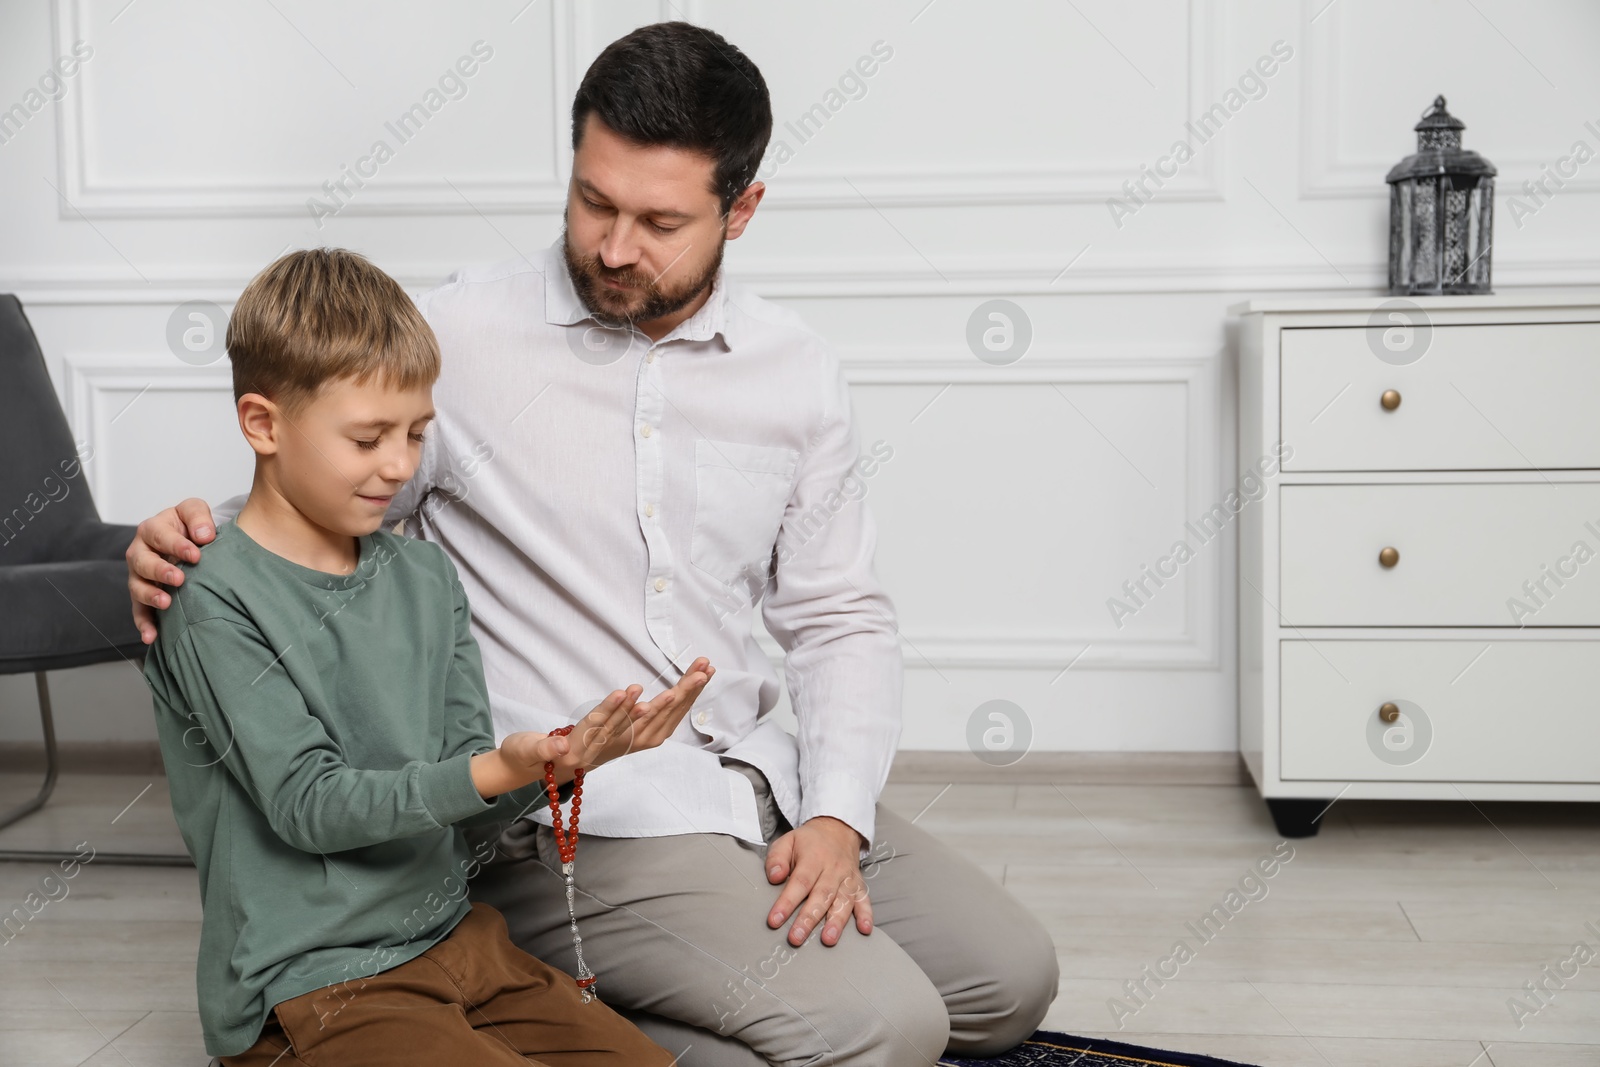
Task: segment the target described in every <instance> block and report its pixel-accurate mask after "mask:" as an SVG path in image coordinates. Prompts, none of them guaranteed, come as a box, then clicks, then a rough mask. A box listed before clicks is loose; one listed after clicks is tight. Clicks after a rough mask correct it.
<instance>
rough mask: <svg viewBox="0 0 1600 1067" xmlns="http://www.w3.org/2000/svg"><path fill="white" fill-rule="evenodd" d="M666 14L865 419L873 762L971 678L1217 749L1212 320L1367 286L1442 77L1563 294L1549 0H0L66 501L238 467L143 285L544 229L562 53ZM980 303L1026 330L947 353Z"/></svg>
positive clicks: (481, 255)
mask: <svg viewBox="0 0 1600 1067" xmlns="http://www.w3.org/2000/svg"><path fill="white" fill-rule="evenodd" d="M662 18H685V19H688V20H690V21H694V22H697V23H701V24H703V25H707V26H710V27H713V28H715V29H717V30H718V31H719V32H721V33H723V34H724V35H726V36H727V37H728V38H729V39H730V40H731V41H733V42H734V43H735V44H737V45H738V46H739V47H740V48H742V49H744V50H745V51H746V52H747V53H748V54H749V55H750V56H751V58H752V59H754V60H755V61H756V63H757V64H759V65H760V67H761V68H762V70H763V72H764V74H765V76H766V78H767V81H768V84H769V86H770V87H771V89H772V93H773V103H774V113H775V119H776V128H775V131H774V143H773V147H772V151H771V152H770V153H769V156H768V161H767V165H766V167H765V168H764V174H763V177H764V178H765V179H766V180H767V181H768V182H769V185H770V193H769V195H768V197H767V199H766V200H765V202H764V203H763V204H762V206H761V208H760V210H759V212H758V214H757V216H756V219H755V221H754V223H753V224H752V226H751V228H750V230H749V232H748V233H747V234H746V235H745V236H744V237H743V238H741V239H740V240H739V241H737V242H735V243H734V244H732V245H731V246H730V248H729V253H728V263H729V265H730V269H732V270H734V271H736V272H738V273H739V274H740V275H742V276H743V277H744V278H745V279H746V280H747V281H749V282H750V283H752V284H754V285H755V286H756V287H757V288H758V289H759V290H760V291H762V292H763V293H766V294H768V295H769V296H771V297H772V298H774V299H778V300H781V301H782V302H784V303H786V304H789V305H791V306H793V307H795V308H797V309H798V310H799V311H800V312H801V313H803V314H804V315H806V316H807V318H808V319H809V320H810V321H811V322H812V323H813V325H815V326H816V327H817V328H818V329H820V330H821V331H823V332H824V333H825V334H826V335H827V336H828V337H830V338H831V339H832V340H833V342H834V343H835V344H836V346H837V347H838V349H839V350H840V352H841V353H842V354H843V355H844V357H845V358H846V361H847V364H848V367H849V373H850V375H851V379H852V381H853V383H854V386H855V399H856V404H857V411H858V415H859V418H860V421H861V426H862V433H863V438H864V440H865V441H867V442H872V441H876V440H882V441H884V442H886V443H888V444H889V445H890V446H891V447H892V448H893V458H892V460H890V461H889V462H887V463H885V464H884V465H883V467H882V469H881V470H880V471H879V473H878V474H877V475H876V476H875V477H874V478H873V479H872V481H871V482H870V484H869V492H868V499H869V501H870V503H871V506H872V507H873V509H874V511H875V514H876V515H877V517H878V520H879V524H880V527H881V530H882V535H881V541H880V548H879V555H878V565H879V567H880V569H881V572H882V574H883V575H884V577H885V580H886V581H887V583H888V585H889V587H890V590H891V592H892V593H893V594H894V595H895V598H896V601H897V603H898V605H899V607H900V610H901V616H902V624H903V634H904V638H905V654H906V663H907V690H906V692H907V698H906V727H905V733H904V741H903V744H904V746H905V747H907V748H916V749H960V748H963V747H965V746H966V744H967V728H968V722H969V718H970V717H971V716H972V714H973V712H974V709H976V708H977V707H978V706H979V705H980V704H982V703H984V702H985V701H989V700H993V699H1005V700H1009V701H1012V702H1014V703H1015V704H1016V705H1018V706H1019V707H1021V708H1022V709H1023V711H1024V712H1025V714H1026V715H1027V717H1028V719H1029V724H1030V727H1031V732H1032V735H1033V744H1034V747H1035V748H1039V749H1044V750H1052V749H1130V750H1150V749H1180V750H1181V749H1192V750H1220V749H1230V748H1232V747H1234V744H1235V726H1234V718H1235V697H1236V692H1235V690H1236V686H1235V672H1234V667H1233V658H1234V654H1235V639H1234V617H1235V605H1234V602H1233V599H1232V597H1233V594H1232V592H1231V590H1232V589H1233V587H1234V579H1233V570H1234V553H1235V538H1234V531H1233V529H1232V528H1231V524H1230V523H1226V522H1224V523H1221V524H1220V525H1221V528H1220V529H1216V528H1215V524H1212V525H1207V523H1206V521H1205V519H1204V517H1205V516H1207V515H1212V514H1215V513H1214V512H1213V508H1214V506H1215V505H1218V504H1221V503H1224V502H1225V501H1226V500H1227V496H1228V493H1229V492H1230V490H1232V489H1234V487H1235V486H1236V485H1237V483H1238V480H1239V479H1238V472H1239V471H1240V470H1241V469H1243V468H1245V467H1247V466H1249V465H1250V464H1251V463H1253V462H1254V460H1255V459H1256V458H1257V457H1254V456H1239V455H1237V454H1236V449H1235V446H1234V432H1233V412H1232V399H1231V398H1232V390H1233V382H1234V369H1233V367H1232V364H1231V360H1230V356H1229V337H1228V333H1227V331H1228V323H1227V321H1226V317H1225V314H1224V309H1225V307H1226V306H1227V305H1228V304H1230V303H1232V302H1235V301H1237V300H1239V299H1241V298H1243V297H1246V296H1249V295H1253V294H1256V293H1261V292H1264V291H1269V290H1270V291H1281V290H1290V289H1294V290H1318V291H1325V292H1333V293H1355V292H1366V291H1373V290H1376V289H1377V288H1379V287H1380V286H1381V285H1382V284H1383V280H1384V270H1385V268H1384V258H1383V257H1384V255H1385V252H1386V233H1387V230H1386V227H1387V211H1388V207H1387V188H1386V186H1385V185H1384V183H1383V175H1384V173H1385V172H1386V171H1387V169H1388V168H1389V167H1390V166H1391V165H1392V164H1393V163H1394V162H1396V161H1398V160H1399V159H1400V158H1401V157H1402V156H1404V155H1406V154H1407V153H1409V152H1410V151H1412V150H1413V145H1414V137H1415V135H1414V134H1413V133H1412V131H1411V126H1412V124H1413V123H1414V122H1415V121H1416V120H1417V118H1418V117H1419V116H1420V114H1421V113H1422V111H1423V110H1424V109H1425V108H1426V107H1427V105H1428V104H1429V103H1430V102H1431V100H1432V99H1433V97H1434V96H1435V95H1436V94H1438V93H1444V94H1445V95H1446V96H1447V97H1448V98H1449V102H1450V108H1451V110H1452V111H1453V112H1454V113H1455V114H1456V115H1458V116H1459V117H1461V118H1462V119H1463V120H1464V121H1466V123H1467V124H1468V129H1467V131H1466V134H1465V143H1466V146H1467V147H1469V148H1473V149H1476V150H1478V151H1480V152H1482V153H1484V154H1485V155H1486V156H1488V157H1489V158H1490V159H1491V160H1492V161H1494V162H1495V163H1496V164H1497V165H1498V166H1499V167H1500V178H1499V185H1498V189H1499V196H1498V198H1497V199H1498V201H1499V203H1498V204H1497V206H1496V216H1497V218H1496V224H1497V233H1496V235H1495V238H1496V239H1495V246H1494V253H1493V254H1494V259H1495V280H1496V287H1497V288H1498V289H1507V288H1513V287H1519V286H1541V287H1545V286H1564V285H1594V284H1596V283H1600V252H1597V251H1596V245H1595V240H1594V238H1595V235H1596V234H1597V233H1600V202H1597V200H1596V197H1595V196H1594V192H1595V190H1596V189H1597V188H1600V162H1591V161H1590V159H1589V157H1590V156H1591V155H1593V154H1594V153H1595V152H1596V151H1600V70H1597V68H1596V66H1595V64H1594V63H1593V61H1592V52H1593V47H1594V45H1595V43H1596V42H1597V41H1600V7H1597V6H1596V5H1594V4H1592V3H1588V2H1586V0H1542V2H1538V0H1519V2H1515V3H1514V2H1512V0H1475V2H1474V3H1472V4H1461V3H1459V0H1403V2H1400V3H1396V2H1393V0H1387V2H1386V0H1307V2H1304V3H1290V2H1282V0H1233V2H1229V0H1151V2H1149V3H1142V4H1123V3H1118V2H1116V0H1075V2H1074V3H1072V4H1058V3H1045V2H1043V0H1031V2H1024V0H993V2H988V3H983V4H978V3H974V2H972V0H932V2H931V3H930V2H928V0H894V2H884V3H874V4H871V5H865V4H858V3H846V2H842V0H828V2H821V0H810V2H806V3H787V2H786V3H762V4H753V3H748V2H747V3H733V2H729V0H722V2H715V0H676V2H674V0H664V2H654V0H628V2H623V0H608V2H606V3H604V4H601V3H585V2H582V0H532V2H531V3H530V2H528V0H485V2H482V3H475V4H471V5H467V4H442V3H436V2H432V3H430V2H426V0H406V2H393V0H391V2H382V3H380V2H378V0H363V2H341V3H337V4H325V3H318V2H315V0H275V2H274V3H272V4H241V5H234V4H207V3H203V2H201V0H133V2H132V3H129V2H128V0H56V2H54V3H50V2H46V0H7V2H6V3H5V4H4V5H0V108H9V109H11V110H10V111H9V112H8V113H7V114H8V115H9V118H8V117H6V116H5V115H0V194H3V201H0V202H3V204H4V207H3V208H0V291H13V292H16V293H18V294H19V295H20V296H21V297H22V299H23V301H24V303H25V305H26V307H27V309H28V313H29V315H30V316H31V318H32V320H33V323H34V326H35V328H36V330H37V332H38V334H39V336H40V338H41V341H42V343H43V345H44V348H45V352H46V355H47V357H48V359H49V361H50V367H51V371H52V374H53V375H54V377H55V381H56V383H57V387H58V389H59V390H60V394H61V397H62V401H63V404H64V406H65V407H66V409H67V412H68V416H69V418H70V420H71V421H72V424H73V427H74V430H75V432H76V434H77V435H78V437H79V438H80V439H82V440H85V441H88V442H90V443H91V444H92V446H93V449H94V458H93V460H92V461H91V462H90V464H89V465H88V469H89V472H90V478H91V483H90V484H91V485H92V487H93V491H94V494H95V498H96V500H97V502H98V503H99V505H100V508H101V511H102V513H103V514H104V515H105V516H106V517H107V518H109V519H112V520H116V521H125V522H132V521H136V520H138V519H139V518H142V517H143V516H145V515H147V514H150V513H152V512H153V511H155V510H157V509H159V508H160V507H162V506H164V505H166V504H169V503H172V502H175V501H176V500H178V499H180V498H182V497H185V496H189V495H199V496H202V497H206V498H208V499H211V500H219V499H221V498H223V497H226V496H229V495H232V494H233V493H235V492H240V491H243V489H244V488H246V486H247V480H248V473H249V453H248V451H247V450H246V448H245V447H244V445H243V443H242V442H241V441H240V440H239V437H238V433H237V430H236V429H235V427H234V424H233V419H232V411H231V407H230V404H229V383H228V375H227V370H226V362H225V360H222V361H218V362H213V363H204V362H203V361H197V360H196V359H195V358H194V357H191V358H189V359H188V360H184V359H179V358H178V357H177V356H176V355H175V354H174V350H173V348H172V347H171V346H170V345H169V341H168V336H169V327H170V326H171V323H172V321H173V319H174V316H175V314H177V313H178V309H179V306H180V305H182V304H184V303H185V302H186V301H194V300H203V301H211V302H214V303H216V304H218V305H220V306H221V307H222V308H223V309H224V310H226V309H227V308H228V306H229V302H230V301H231V300H232V299H233V298H234V297H235V296H236V295H237V293H238V291H239V290H240V288H241V287H242V286H243V284H244V283H245V281H246V280H248V278H249V277H250V276H251V275H252V274H253V273H254V272H255V271H256V270H258V269H259V268H260V267H261V266H263V265H265V264H266V263H267V262H268V261H270V260H271V259H272V258H274V257H275V256H276V255H278V254H279V253H280V252H282V251H284V250H285V249H287V248H290V247H296V246H313V245H318V244H331V245H342V246H346V247H352V248H356V249H360V250H362V251H364V252H366V253H367V254H369V255H371V256H372V257H373V258H374V259H375V260H376V261H377V262H378V263H379V264H380V265H382V266H383V267H385V268H386V269H387V270H389V271H390V272H391V273H394V274H395V275H396V276H397V277H399V278H400V279H401V280H402V281H403V282H405V283H406V284H407V285H408V286H409V287H411V288H413V289H414V290H417V291H420V290H421V289H424V288H426V287H428V286H429V285H431V284H433V283H434V282H436V281H437V280H439V279H440V278H442V277H443V276H444V275H445V274H446V273H448V272H449V271H450V270H451V269H452V268H453V267H454V266H456V265H457V264H460V263H464V262H471V261H481V260H498V259H504V258H508V257H511V256H514V255H517V254H519V253H527V252H531V251H532V250H535V249H538V248H541V247H543V246H544V245H546V244H547V243H548V242H549V241H550V240H551V239H553V237H554V236H555V234H556V233H557V232H558V230H559V226H560V208H561V204H562V203H563V199H564V189H565V182H566V177H567V172H568V166H569V158H570V150H569V140H568V138H569V130H568V126H567V118H566V116H567V111H568V108H569V106H570V102H571V97H572V92H573V89H574V87H575V86H576V84H577V81H578V79H579V78H580V77H581V75H582V72H583V70H584V69H585V68H586V66H587V65H588V63H589V61H590V60H591V59H592V58H593V57H594V55H595V54H597V53H598V51H599V50H600V48H601V47H603V46H604V44H605V43H606V42H608V41H610V40H612V39H613V38H615V37H616V36H619V35H620V34H622V33H624V32H626V31H627V30H629V29H631V28H632V27H633V26H636V25H639V24H641V23H644V22H650V21H655V20H658V19H662ZM80 42H81V43H80ZM75 49H76V51H75ZM63 56H65V57H68V59H69V60H71V61H74V62H65V63H63V65H62V66H61V67H59V68H53V64H55V63H56V62H57V59H58V57H63ZM69 68H70V69H72V73H71V74H70V76H59V71H62V70H66V69H69ZM53 69H55V70H56V71H57V74H52V70H53ZM52 98H54V99H52ZM13 105H15V107H14V106H13ZM18 109H20V110H18ZM1586 123H1587V125H1586ZM1180 142H1181V143H1182V147H1180ZM1578 142H1583V143H1584V146H1585V147H1584V149H1583V150H1581V151H1580V150H1579V149H1578V145H1577V143H1578ZM1579 156H1581V157H1582V159H1581V160H1580V159H1579V158H1578V157H1579ZM1540 180H1544V181H1545V182H1546V191H1544V192H1539V193H1538V194H1537V195H1533V194H1532V193H1529V192H1525V191H1524V188H1523V186H1524V183H1525V182H1529V181H1533V182H1537V181H1540ZM1558 183H1559V184H1558ZM340 186H342V189H341V188H339V187H340ZM995 299H1003V300H1008V301H1011V302H1012V303H1013V304H1015V305H1016V307H1017V308H1020V309H1021V316H1022V317H1023V319H1025V321H1026V325H1027V330H1028V332H1029V333H1030V334H1031V340H1030V342H1029V344H1028V347H1027V349H1026V352H1025V353H1024V354H1023V355H1022V356H1021V358H1016V359H1012V360H1010V361H1004V360H994V361H987V360H984V359H980V358H978V356H977V355H975V354H974V350H973V349H972V348H971V347H970V346H969V341H968V337H969V332H972V330H973V329H974V327H973V326H972V323H973V320H974V317H975V316H977V317H978V319H979V321H978V323H977V326H976V328H975V329H976V331H977V332H980V333H981V331H982V329H983V328H984V327H985V326H986V325H988V324H990V322H991V320H988V319H987V318H985V317H984V315H985V314H986V310H987V309H985V312H984V313H982V314H980V306H981V305H984V304H985V303H986V302H988V301H991V300H995ZM1013 319H1014V320H1015V321H1014V325H1015V324H1017V323H1020V322H1021V321H1022V320H1021V319H1018V318H1017V316H1015V315H1013ZM994 321H998V320H994ZM180 325H181V324H180ZM1018 336H1020V334H1019V335H1018ZM1513 370H1514V368H1513ZM1245 506H1248V505H1245ZM1186 524H1189V527H1194V528H1197V529H1200V530H1201V532H1200V533H1199V534H1195V533H1190V534H1188V535H1187V537H1188V540H1189V541H1190V543H1191V544H1192V545H1195V546H1197V547H1196V549H1195V551H1194V554H1193V557H1192V558H1190V559H1187V560H1185V561H1184V562H1183V563H1182V564H1181V565H1178V566H1176V570H1175V573H1172V574H1171V576H1170V577H1166V578H1162V579H1160V584H1159V586H1158V585H1157V584H1156V580H1155V579H1152V578H1150V577H1149V576H1148V573H1149V572H1147V571H1146V568H1147V567H1156V566H1158V561H1159V560H1160V559H1162V557H1165V556H1167V555H1168V554H1169V552H1170V550H1171V548H1172V546H1173V544H1174V542H1176V541H1178V540H1180V539H1183V538H1185V537H1186V532H1185V531H1186V529H1187V528H1189V527H1186ZM1164 566H1165V567H1166V569H1168V570H1169V571H1170V570H1172V565H1171V564H1167V565H1164ZM1125 583H1133V588H1135V589H1137V590H1138V593H1137V595H1133V594H1130V593H1129V592H1128V587H1127V586H1126V585H1125ZM1114 600H1115V601H1120V605H1121V606H1120V608H1118V607H1117V605H1116V604H1115V603H1113V601H1114ZM619 681H621V680H619ZM58 689H59V692H60V698H59V701H58V708H59V715H58V717H59V720H60V731H61V734H62V736H63V737H64V738H66V739H69V740H80V741H88V740H125V739H149V738H153V737H154V730H153V723H152V722H151V721H150V716H149V711H148V698H147V696H146V694H145V690H144V688H143V683H142V680H141V679H140V678H139V677H138V676H137V675H136V674H135V673H134V671H133V670H131V669H130V668H129V667H128V666H127V665H115V666H104V667H97V668H90V669H86V670H83V671H76V672H68V673H67V674H66V675H64V676H62V677H61V678H60V679H59V680H58ZM31 701H32V692H31V685H27V684H25V680H23V679H0V741H14V740H20V739H25V738H28V737H31V736H34V735H35V731H36V729H37V728H36V725H34V724H33V723H32V720H31V713H30V712H29V710H28V709H31V707H32V703H31Z"/></svg>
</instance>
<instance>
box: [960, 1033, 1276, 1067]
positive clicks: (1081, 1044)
mask: <svg viewBox="0 0 1600 1067" xmlns="http://www.w3.org/2000/svg"><path fill="white" fill-rule="evenodd" d="M939 1063H940V1065H941V1067H1249V1065H1248V1064H1241V1063H1234V1062H1233V1061H1232V1060H1218V1059H1213V1058H1212V1057H1210V1056H1195V1055H1192V1054H1190V1053H1186V1052H1163V1051H1161V1050H1160V1049H1154V1048H1141V1047H1140V1046H1138V1045H1124V1044H1123V1043H1122V1042H1120V1041H1107V1040H1104V1039H1103V1038H1088V1037H1073V1036H1072V1035H1071V1034H1058V1033H1056V1032H1055V1031H1053V1030H1039V1031H1037V1032H1036V1033H1035V1034H1034V1035H1033V1036H1032V1037H1030V1038H1028V1040H1026V1041H1024V1042H1023V1043H1022V1044H1020V1045H1018V1046H1017V1047H1016V1048H1014V1049H1012V1050H1011V1051H1010V1052H1007V1053H1005V1054H1004V1055H1001V1056H996V1057H994V1058H993V1059H988V1060H951V1059H944V1060H940V1061H939Z"/></svg>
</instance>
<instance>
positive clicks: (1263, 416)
mask: <svg viewBox="0 0 1600 1067" xmlns="http://www.w3.org/2000/svg"><path fill="white" fill-rule="evenodd" d="M1229 310H1230V313H1231V314H1234V315H1237V316H1239V320H1240V321H1239V323H1238V327H1239V329H1238V352H1239V394H1238V396H1239V464H1238V465H1239V468H1240V470H1242V471H1243V470H1249V469H1250V468H1252V467H1254V469H1255V470H1256V471H1258V472H1259V471H1267V472H1268V474H1267V476H1266V477H1265V478H1264V479H1263V480H1264V481H1265V482H1266V483H1267V489H1266V491H1265V492H1264V493H1245V492H1243V491H1241V494H1240V496H1241V497H1245V498H1247V499H1248V497H1250V496H1255V497H1256V499H1254V500H1253V501H1250V502H1247V503H1245V504H1244V506H1243V507H1242V509H1241V510H1240V511H1239V561H1238V563H1239V572H1238V573H1239V746H1240V751H1241V752H1242V753H1243V755H1244V759H1245V762H1246V764H1247V765H1248V766H1249V768H1250V773H1251V774H1252V775H1253V776H1254V778H1255V781H1256V784H1257V786H1258V787H1259V788H1260V790H1261V793H1262V796H1264V797H1265V798H1266V799H1267V803H1268V805H1269V807H1270V808H1271V809H1272V814H1273V817H1274V819H1275V820H1276V821H1277V823H1278V826H1279V829H1280V831H1281V832H1283V833H1285V834H1290V835H1293V836H1305V835H1306V834H1310V833H1315V832H1316V828H1317V825H1318V824H1317V822H1316V821H1315V818H1316V817H1317V816H1318V815H1319V814H1320V812H1321V811H1322V810H1324V809H1325V808H1326V806H1327V805H1328V804H1329V803H1330V802H1331V801H1332V800H1334V799H1335V798H1338V797H1345V798H1369V799H1447V800H1466V799H1471V800H1480V799H1498V800H1517V799H1521V800H1600V290H1596V291H1582V292H1579V293H1577V294H1576V295H1574V293H1573V292H1572V291H1570V290H1569V291H1564V292H1559V293H1532V292H1521V293H1509V294H1505V295H1498V296H1481V297H1457V298H1437V297H1435V298H1414V299H1409V300H1401V299H1397V298H1388V297H1343V298H1329V299H1315V298H1308V299H1269V300H1253V301H1249V302H1247V303H1244V304H1240V305H1236V306H1235V307H1233V308H1230V309H1229ZM1258 461H1260V462H1259V464H1258ZM1245 488H1248V486H1244V485H1243V484H1241V490H1243V489H1245Z"/></svg>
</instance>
